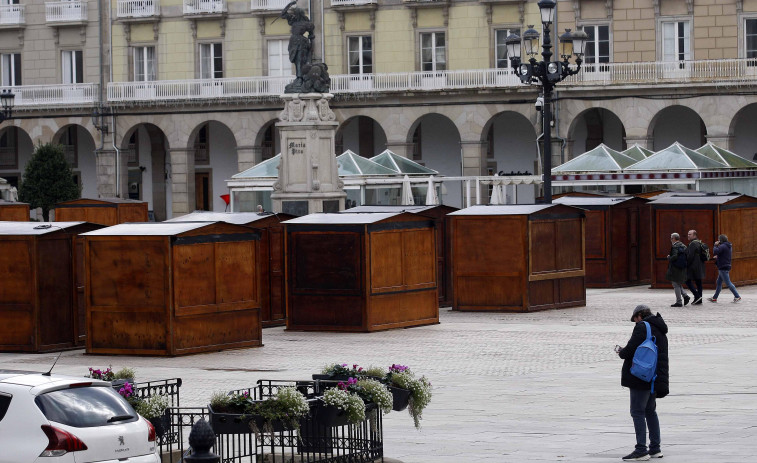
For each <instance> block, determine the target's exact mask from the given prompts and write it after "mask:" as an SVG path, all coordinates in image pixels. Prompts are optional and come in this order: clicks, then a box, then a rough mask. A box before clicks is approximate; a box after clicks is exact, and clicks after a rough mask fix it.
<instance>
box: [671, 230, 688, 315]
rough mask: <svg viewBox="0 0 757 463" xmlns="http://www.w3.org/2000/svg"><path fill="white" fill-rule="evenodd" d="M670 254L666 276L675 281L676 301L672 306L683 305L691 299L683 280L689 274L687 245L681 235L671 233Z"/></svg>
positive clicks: (672, 281)
mask: <svg viewBox="0 0 757 463" xmlns="http://www.w3.org/2000/svg"><path fill="white" fill-rule="evenodd" d="M670 244H671V247H670V254H668V271H667V272H666V273H665V278H666V279H667V280H668V281H670V282H671V283H673V290H674V291H675V293H676V302H675V304H672V305H671V306H670V307H683V306H685V305H686V304H688V303H689V300H690V299H691V298H690V297H689V295H688V294H686V290H685V289H683V282H684V281H686V277H687V276H688V275H687V273H686V245H685V244H683V243H682V242H681V235H679V234H678V233H672V234H671V235H670Z"/></svg>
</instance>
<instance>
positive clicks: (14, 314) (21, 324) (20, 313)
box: [0, 306, 35, 350]
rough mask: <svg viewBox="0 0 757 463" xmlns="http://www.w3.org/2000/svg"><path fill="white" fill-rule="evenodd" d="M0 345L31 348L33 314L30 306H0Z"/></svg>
mask: <svg viewBox="0 0 757 463" xmlns="http://www.w3.org/2000/svg"><path fill="white" fill-rule="evenodd" d="M0 316H2V320H3V322H2V324H0V346H6V347H12V346H15V347H18V349H19V350H31V346H33V345H34V344H33V342H32V339H31V338H32V337H33V336H34V334H32V333H34V331H35V328H34V316H33V315H32V308H31V306H29V307H28V308H21V307H16V308H0Z"/></svg>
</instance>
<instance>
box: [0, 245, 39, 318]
mask: <svg viewBox="0 0 757 463" xmlns="http://www.w3.org/2000/svg"><path fill="white" fill-rule="evenodd" d="M33 245H34V242H33V241H32V240H31V239H28V240H14V239H7V240H3V241H2V242H1V243H0V281H2V284H0V305H5V306H8V305H17V304H19V305H24V306H28V307H29V308H31V305H32V303H33V302H34V294H35V289H34V275H33V271H32V268H33V267H32V246H33Z"/></svg>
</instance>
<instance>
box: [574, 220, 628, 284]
mask: <svg viewBox="0 0 757 463" xmlns="http://www.w3.org/2000/svg"><path fill="white" fill-rule="evenodd" d="M610 214H612V221H611V223H610V236H609V237H608V239H609V240H611V242H612V243H613V247H612V250H613V253H612V255H610V256H608V263H609V264H610V265H609V272H608V273H610V274H611V275H612V277H611V278H612V282H613V283H614V284H622V283H628V282H629V281H631V273H634V272H632V271H631V270H630V266H631V265H637V261H636V259H634V258H633V257H632V254H635V253H637V252H638V248H637V247H635V246H634V245H633V243H632V242H631V235H632V234H633V235H635V234H636V233H632V232H630V226H631V223H630V210H629V209H621V208H615V209H613V210H612V211H611V212H610ZM588 222H589V220H588V218H587V220H586V223H587V225H586V228H587V229H588V227H589V225H588ZM586 247H587V248H588V247H589V233H588V230H587V233H586ZM587 257H588V256H587ZM636 273H638V272H636Z"/></svg>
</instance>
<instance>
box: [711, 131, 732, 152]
mask: <svg viewBox="0 0 757 463" xmlns="http://www.w3.org/2000/svg"><path fill="white" fill-rule="evenodd" d="M705 136H706V137H707V141H708V142H710V143H713V144H715V145H718V146H719V147H721V148H723V149H727V150H730V149H731V142H732V141H733V137H732V136H730V135H728V134H712V135H710V134H707V135H705Z"/></svg>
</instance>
